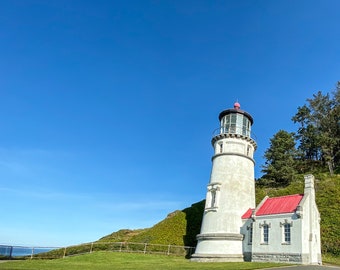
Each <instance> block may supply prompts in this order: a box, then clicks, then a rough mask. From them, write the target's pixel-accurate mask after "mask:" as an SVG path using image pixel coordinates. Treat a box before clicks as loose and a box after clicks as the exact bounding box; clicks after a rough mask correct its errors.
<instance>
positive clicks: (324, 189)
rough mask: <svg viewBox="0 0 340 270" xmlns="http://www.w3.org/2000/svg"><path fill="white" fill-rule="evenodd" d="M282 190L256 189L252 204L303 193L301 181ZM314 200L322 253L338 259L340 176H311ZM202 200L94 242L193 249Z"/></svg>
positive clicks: (200, 219)
mask: <svg viewBox="0 0 340 270" xmlns="http://www.w3.org/2000/svg"><path fill="white" fill-rule="evenodd" d="M300 178H301V180H298V181H295V182H293V183H292V184H291V185H289V186H287V187H286V188H267V187H259V186H257V187H256V203H257V204H258V203H259V202H260V201H261V200H262V199H263V198H264V197H265V196H266V195H268V196H270V197H275V196H282V195H288V194H297V193H303V189H304V178H303V175H301V176H300V177H299V178H298V179H300ZM315 178H316V183H315V189H316V201H317V204H318V207H319V211H320V214H321V238H322V253H330V254H333V255H337V256H340V238H339V235H340V175H335V176H333V177H329V176H326V175H325V174H315ZM204 204H205V201H204V200H202V201H200V202H198V203H195V204H193V205H191V207H188V208H185V209H184V210H181V211H179V210H177V211H175V212H173V213H171V214H169V215H168V216H167V217H166V218H165V219H164V220H162V221H161V222H159V223H157V224H156V225H154V226H153V227H151V228H148V229H142V230H120V231H118V232H115V233H112V234H110V235H108V236H105V237H103V238H101V239H100V240H98V241H102V242H105V241H106V242H111V241H112V242H119V241H130V242H147V243H152V244H166V245H167V244H171V245H185V246H195V245H196V235H197V234H199V233H200V228H201V222H202V217H203V211H204Z"/></svg>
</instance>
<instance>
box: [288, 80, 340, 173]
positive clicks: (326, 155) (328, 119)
mask: <svg viewBox="0 0 340 270" xmlns="http://www.w3.org/2000/svg"><path fill="white" fill-rule="evenodd" d="M339 92H340V82H338V84H337V87H336V90H335V91H334V93H333V95H334V98H331V96H330V94H328V93H327V94H325V95H323V94H322V92H321V91H319V92H318V93H317V94H314V95H313V98H312V99H307V102H308V105H304V106H302V107H298V112H297V113H296V114H295V116H293V118H292V120H293V121H294V123H299V124H300V127H299V129H298V132H297V136H296V138H297V139H298V140H299V147H298V149H299V150H300V152H301V153H302V160H310V161H320V162H321V163H322V164H325V165H326V166H328V169H329V171H330V173H331V174H333V169H334V167H335V165H336V162H338V159H337V157H338V155H339V146H340V136H339V135H340V125H339V123H340V122H339V119H340V109H339V104H340V93H339Z"/></svg>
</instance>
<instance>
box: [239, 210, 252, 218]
mask: <svg viewBox="0 0 340 270" xmlns="http://www.w3.org/2000/svg"><path fill="white" fill-rule="evenodd" d="M253 210H254V209H252V208H249V209H248V210H247V211H246V212H245V213H244V214H243V216H242V217H241V218H242V219H247V218H251V214H252V213H253Z"/></svg>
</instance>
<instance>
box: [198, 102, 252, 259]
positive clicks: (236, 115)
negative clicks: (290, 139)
mask: <svg viewBox="0 0 340 270" xmlns="http://www.w3.org/2000/svg"><path fill="white" fill-rule="evenodd" d="M219 120H220V127H219V128H218V131H217V132H216V133H215V134H214V136H213V138H212V145H213V147H214V155H213V157H212V170H211V176H210V182H209V184H208V187H207V195H206V205H205V210H204V215H203V221H202V227H201V233H200V234H199V235H197V240H198V243H197V247H196V251H195V254H193V255H192V260H193V261H204V262H205V261H220V262H222V261H229V262H240V261H243V254H242V240H243V235H242V234H241V233H240V230H241V226H242V219H241V216H242V215H243V214H244V213H245V212H246V211H247V210H248V209H249V208H252V209H254V208H255V182H254V165H255V161H254V159H253V155H254V151H255V150H256V142H255V140H254V139H252V137H251V126H252V124H253V118H252V116H251V115H250V114H249V113H247V112H245V111H243V110H241V109H240V104H239V103H238V102H236V103H235V104H234V108H233V109H227V110H224V111H222V112H221V113H220V115H219Z"/></svg>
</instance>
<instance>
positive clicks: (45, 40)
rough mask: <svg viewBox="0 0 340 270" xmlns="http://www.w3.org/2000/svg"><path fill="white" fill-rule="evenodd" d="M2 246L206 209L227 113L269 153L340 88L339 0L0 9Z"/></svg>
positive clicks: (22, 4) (48, 4) (93, 234)
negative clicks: (301, 114)
mask: <svg viewBox="0 0 340 270" xmlns="http://www.w3.org/2000/svg"><path fill="white" fill-rule="evenodd" d="M0 6H1V8H0V39H1V41H0V59H1V61H0V85H1V88H0V113H1V117H0V130H1V132H0V194H1V204H2V215H1V222H0V244H13V245H19V244H20V245H39V246H64V245H71V244H79V243H84V242H89V241H94V240H97V239H98V238H100V237H102V236H104V235H106V234H109V233H111V232H113V231H116V230H119V229H122V228H130V229H135V228H145V227H151V226H152V225H154V224H155V223H157V222H158V221H160V220H162V219H163V218H165V217H166V215H167V214H168V213H170V212H172V211H174V210H176V209H184V208H186V207H188V206H190V205H191V204H192V203H195V202H197V201H200V200H202V199H204V198H205V192H206V185H207V183H208V181H209V175H210V170H211V156H212V147H211V144H210V140H211V136H212V132H213V130H214V129H215V128H217V127H218V125H219V122H218V114H219V113H220V112H221V111H222V110H224V109H226V108H230V107H232V106H233V103H234V102H235V101H236V100H238V101H239V102H240V104H241V106H242V109H244V110H246V111H247V112H249V113H250V114H251V115H252V116H253V118H254V125H253V131H254V133H255V134H256V138H257V143H258V149H257V152H256V155H255V159H256V167H255V172H256V177H260V175H261V165H262V164H263V162H264V161H263V158H262V157H263V154H264V151H265V150H266V149H267V148H268V146H269V139H270V138H271V137H272V136H273V135H274V134H275V133H276V132H277V131H279V130H280V129H284V130H287V131H295V129H296V126H294V124H293V123H292V121H291V117H292V116H293V115H294V114H295V113H296V111H297V107H298V106H302V105H303V104H305V102H306V99H307V98H311V97H312V95H313V94H314V93H316V92H317V91H319V90H322V91H324V93H326V92H330V91H331V90H333V89H334V88H335V83H336V82H337V81H338V80H339V79H340V78H339V74H340V49H339V44H340V27H339V25H340V16H339V14H338V12H339V9H340V2H339V1H337V0H326V1H324V0H322V1H321V0H320V1H310V0H308V1H304V0H301V1H295V0H294V1H292V0H284V1H281V0H278V1H270V0H268V1H265V0H262V1H261V0H259V1H247V0H244V1H199V0H195V1H165V0H164V1H132V0H129V1H85V0H81V1H80V0H79V1H77V0H71V1H69V0H65V1H64V0H58V1H42V0H41V1H24V0H23V1H16V0H4V1H1V3H0Z"/></svg>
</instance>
